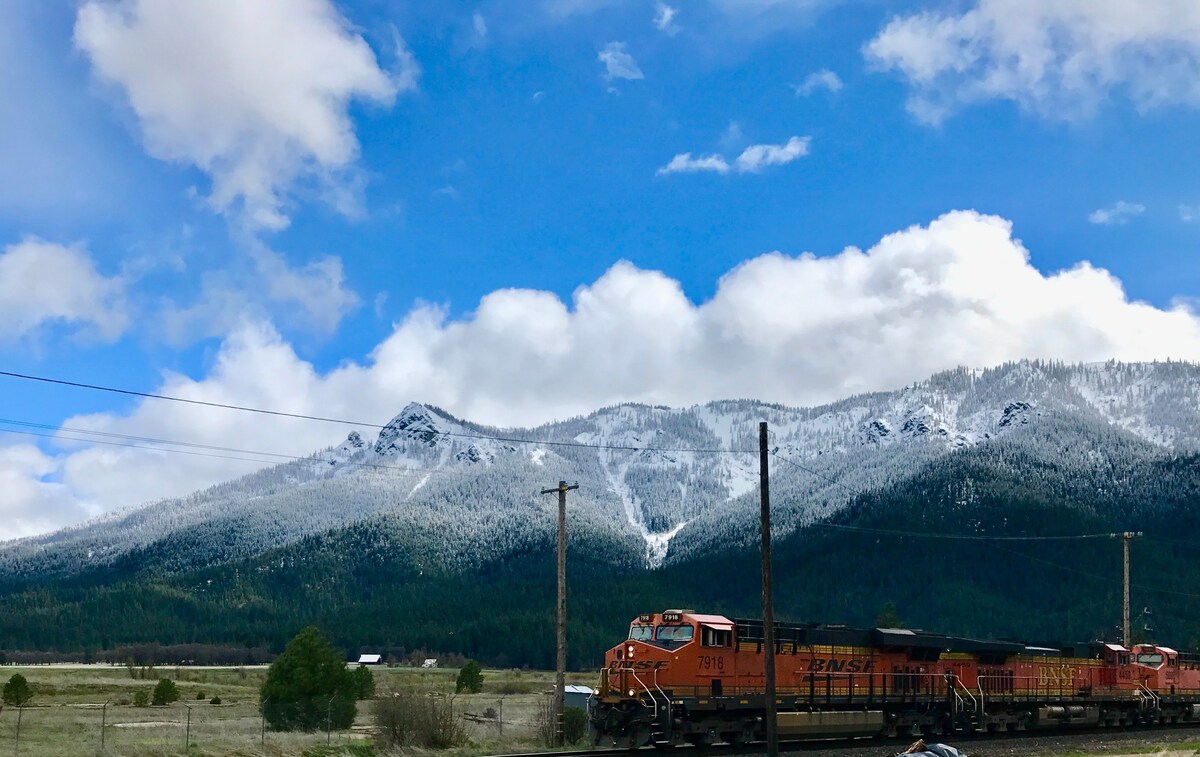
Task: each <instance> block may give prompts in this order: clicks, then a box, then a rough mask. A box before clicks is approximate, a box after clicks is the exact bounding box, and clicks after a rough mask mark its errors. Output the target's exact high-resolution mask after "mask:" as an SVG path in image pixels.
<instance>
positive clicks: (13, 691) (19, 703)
mask: <svg viewBox="0 0 1200 757" xmlns="http://www.w3.org/2000/svg"><path fill="white" fill-rule="evenodd" d="M30 699H33V689H31V688H29V681H26V680H25V676H23V675H21V674H20V673H13V675H12V678H10V679H8V683H6V684H4V694H3V700H4V703H5V704H7V705H11V706H13V707H24V706H25V705H27V704H29V700H30Z"/></svg>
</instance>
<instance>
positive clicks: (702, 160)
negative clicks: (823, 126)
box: [655, 124, 811, 176]
mask: <svg viewBox="0 0 1200 757" xmlns="http://www.w3.org/2000/svg"><path fill="white" fill-rule="evenodd" d="M736 127H737V124H731V125H730V128H731V130H732V129H734V128H736ZM739 135H740V130H739ZM810 141H811V140H810V138H809V137H792V138H791V139H789V140H788V141H787V142H785V143H784V144H781V145H750V146H749V147H747V148H746V149H745V150H742V153H741V155H738V156H737V157H736V158H734V159H733V162H732V163H730V162H729V161H727V160H726V159H725V158H724V157H723V156H721V155H718V154H716V153H714V154H711V155H701V156H699V157H695V156H693V155H692V153H690V152H684V153H679V154H678V155H676V156H675V157H673V158H671V161H670V162H669V163H667V164H666V165H665V166H663V167H662V168H660V169H658V171H656V172H655V173H656V174H657V175H659V176H663V175H666V174H673V173H704V172H711V173H719V174H727V173H730V172H733V173H759V172H761V171H762V170H763V169H764V168H768V167H770V166H782V165H785V164H787V163H791V162H792V161H793V160H795V159H796V158H800V157H803V156H805V155H807V154H808V145H809V142H810Z"/></svg>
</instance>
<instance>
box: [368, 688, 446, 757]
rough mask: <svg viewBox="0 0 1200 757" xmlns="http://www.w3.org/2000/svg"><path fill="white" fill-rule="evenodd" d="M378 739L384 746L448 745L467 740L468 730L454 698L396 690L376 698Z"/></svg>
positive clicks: (431, 747) (374, 706)
mask: <svg viewBox="0 0 1200 757" xmlns="http://www.w3.org/2000/svg"><path fill="white" fill-rule="evenodd" d="M371 714H372V716H373V717H374V720H375V729H376V731H375V734H376V735H375V739H376V743H377V745H378V746H379V747H380V748H381V749H391V748H393V747H403V746H412V747H423V748H426V749H448V748H450V747H455V746H462V745H463V744H465V743H467V732H466V729H465V728H464V727H463V724H462V721H461V720H460V719H459V717H458V714H457V713H456V712H455V711H454V698H453V697H446V696H436V695H429V694H424V693H406V694H401V693H396V694H392V695H391V696H385V697H381V698H379V699H376V700H375V701H374V703H373V707H372V708H371Z"/></svg>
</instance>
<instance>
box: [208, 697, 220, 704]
mask: <svg viewBox="0 0 1200 757" xmlns="http://www.w3.org/2000/svg"><path fill="white" fill-rule="evenodd" d="M208 703H209V704H220V703H221V697H213V698H212V699H210V700H208Z"/></svg>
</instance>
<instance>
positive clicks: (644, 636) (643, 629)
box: [629, 626, 654, 641]
mask: <svg viewBox="0 0 1200 757" xmlns="http://www.w3.org/2000/svg"><path fill="white" fill-rule="evenodd" d="M653 637H654V627H653V626H631V627H630V629H629V638H630V639H633V640H634V641H650V639H651V638H653Z"/></svg>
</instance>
